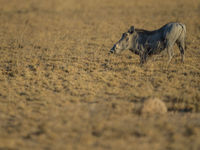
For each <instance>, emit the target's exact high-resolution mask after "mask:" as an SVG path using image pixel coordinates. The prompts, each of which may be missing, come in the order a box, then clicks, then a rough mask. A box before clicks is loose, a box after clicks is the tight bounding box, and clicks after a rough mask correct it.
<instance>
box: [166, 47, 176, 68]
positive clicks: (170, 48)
mask: <svg viewBox="0 0 200 150" xmlns="http://www.w3.org/2000/svg"><path fill="white" fill-rule="evenodd" d="M167 53H168V61H167V65H169V64H170V62H171V60H172V58H173V56H174V52H173V49H172V47H167Z"/></svg>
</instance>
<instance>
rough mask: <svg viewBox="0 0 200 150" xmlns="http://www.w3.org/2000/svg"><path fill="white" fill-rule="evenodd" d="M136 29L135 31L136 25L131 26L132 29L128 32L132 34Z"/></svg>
mask: <svg viewBox="0 0 200 150" xmlns="http://www.w3.org/2000/svg"><path fill="white" fill-rule="evenodd" d="M134 31H135V27H134V26H131V27H130V29H129V30H128V32H129V33H131V34H132V33H133V32H134Z"/></svg>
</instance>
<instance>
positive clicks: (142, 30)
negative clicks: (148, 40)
mask: <svg viewBox="0 0 200 150" xmlns="http://www.w3.org/2000/svg"><path fill="white" fill-rule="evenodd" d="M135 31H136V32H137V33H144V34H147V35H151V34H153V33H155V31H156V30H154V31H148V30H144V29H135Z"/></svg>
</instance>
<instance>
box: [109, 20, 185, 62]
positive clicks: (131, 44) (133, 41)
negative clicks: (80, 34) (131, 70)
mask: <svg viewBox="0 0 200 150" xmlns="http://www.w3.org/2000/svg"><path fill="white" fill-rule="evenodd" d="M185 37H186V27H185V25H184V24H182V23H168V24H166V25H164V26H163V27H161V28H160V29H158V30H154V31H147V30H143V29H135V28H134V26H131V27H130V29H129V30H128V31H127V32H125V33H123V34H122V37H121V39H120V40H119V41H118V42H117V43H116V44H114V46H113V47H112V48H111V50H110V52H109V53H120V52H122V51H123V50H125V49H128V50H130V51H132V52H133V53H135V54H137V55H139V56H140V63H141V64H143V63H144V62H146V60H147V57H148V56H151V55H153V54H158V53H160V52H161V51H163V50H165V49H166V50H167V52H168V56H169V59H168V64H169V63H170V61H171V59H172V57H173V55H174V53H173V49H172V48H173V45H174V44H175V43H176V44H177V45H178V47H179V49H180V53H181V60H182V62H183V61H184V51H185Z"/></svg>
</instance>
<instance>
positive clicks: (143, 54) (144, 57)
mask: <svg viewBox="0 0 200 150" xmlns="http://www.w3.org/2000/svg"><path fill="white" fill-rule="evenodd" d="M146 61H147V54H146V53H145V52H142V53H141V54H140V64H141V65H143V64H144V63H146Z"/></svg>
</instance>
